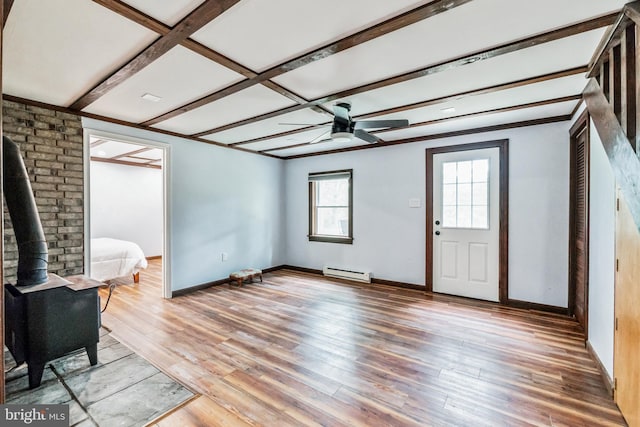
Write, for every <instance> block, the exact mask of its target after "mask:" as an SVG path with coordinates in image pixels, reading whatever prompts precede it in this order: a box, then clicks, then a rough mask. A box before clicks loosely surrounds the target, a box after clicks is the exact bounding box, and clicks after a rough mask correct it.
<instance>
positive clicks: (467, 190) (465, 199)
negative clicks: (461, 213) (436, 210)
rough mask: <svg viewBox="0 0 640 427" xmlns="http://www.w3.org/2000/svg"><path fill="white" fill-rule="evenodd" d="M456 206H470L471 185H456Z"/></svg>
mask: <svg viewBox="0 0 640 427" xmlns="http://www.w3.org/2000/svg"><path fill="white" fill-rule="evenodd" d="M458 206H471V184H458Z"/></svg>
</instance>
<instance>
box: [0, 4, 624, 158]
mask: <svg viewBox="0 0 640 427" xmlns="http://www.w3.org/2000/svg"><path fill="white" fill-rule="evenodd" d="M626 3H627V0H598V1H595V0H593V1H585V0H537V1H530V0H430V1H429V0H422V1H415V0H395V1H387V0H348V1H345V0H323V1H317V0H204V1H203V0H172V1H157V0H126V1H119V0H95V1H91V0H47V1H42V0H18V1H14V2H11V1H7V0H5V5H10V6H11V7H10V8H9V9H10V11H9V14H8V16H7V17H6V23H5V29H4V46H3V55H4V56H3V66H4V69H3V79H4V81H3V86H4V87H3V89H4V93H5V96H6V97H8V98H10V99H17V100H20V99H23V100H25V99H26V100H29V101H37V102H40V103H45V104H52V105H54V106H57V107H63V108H66V109H69V110H72V111H77V112H81V113H82V114H91V115H97V116H102V117H104V118H108V119H110V120H115V121H118V122H125V123H128V124H135V125H137V126H142V127H147V128H149V129H152V130H156V131H160V132H168V133H172V134H179V135H183V136H186V137H188V138H192V139H196V140H199V141H202V142H203V143H210V144H218V145H224V146H228V147H230V148H232V149H241V150H248V151H252V152H257V153H260V154H264V155H270V156H275V157H283V158H291V157H297V156H307V155H313V154H318V153H323V152H328V151H331V150H341V149H354V148H358V147H361V148H363V147H375V146H376V145H385V144H398V143H409V142H412V141H418V140H421V139H433V138H435V137H438V136H442V135H450V134H457V133H465V132H473V131H478V129H500V128H505V127H515V126H527V125H532V124H536V123H550V122H556V121H563V120H568V119H569V117H570V115H571V114H572V112H573V111H574V110H575V108H576V107H577V105H578V103H579V97H580V94H581V92H582V90H583V89H584V87H585V85H586V83H587V80H586V76H585V73H586V66H587V65H588V63H589V61H590V60H591V57H592V55H593V53H594V52H595V50H596V48H597V46H598V43H599V42H600V40H601V38H602V36H603V35H604V33H605V31H606V30H607V27H608V26H609V25H611V24H612V23H613V22H614V20H615V17H616V15H617V12H618V11H619V10H620V9H621V8H622V7H623V6H624V5H625V4H626ZM5 9H7V8H5ZM338 101H347V102H350V103H351V104H352V108H351V114H352V116H353V117H354V118H355V119H358V120H360V119H364V120H367V119H368V120H373V119H381V118H384V119H408V120H409V126H407V127H403V128H399V129H376V130H373V131H372V133H374V134H375V135H376V136H377V137H378V138H380V139H381V142H379V143H378V144H369V143H367V142H365V141H362V140H360V139H357V138H355V139H352V140H351V141H348V142H339V141H333V140H331V139H330V137H329V135H327V131H328V130H329V129H330V126H327V125H330V124H331V122H332V120H333V113H332V109H333V105H334V104H335V103H336V102H338Z"/></svg>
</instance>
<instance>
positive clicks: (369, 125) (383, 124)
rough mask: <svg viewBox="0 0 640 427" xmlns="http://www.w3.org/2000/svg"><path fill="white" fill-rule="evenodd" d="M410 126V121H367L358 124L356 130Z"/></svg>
mask: <svg viewBox="0 0 640 427" xmlns="http://www.w3.org/2000/svg"><path fill="white" fill-rule="evenodd" d="M405 126H409V120H407V119H399V120H367V121H363V122H356V129H374V128H401V127H405Z"/></svg>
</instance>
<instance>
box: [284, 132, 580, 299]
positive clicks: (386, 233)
mask: <svg viewBox="0 0 640 427" xmlns="http://www.w3.org/2000/svg"><path fill="white" fill-rule="evenodd" d="M568 129H569V125H568V123H560V124H553V125H545V126H536V127H530V128H521V129H514V130H508V131H499V132H491V133H485V134H477V135H469V136H464V137H456V138H448V139H442V140H436V141H429V142H425V143H413V144H407V145H399V146H391V147H385V148H377V149H372V150H362V151H353V152H348V153H340V154H333V155H325V156H316V157H308V158H302V159H296V160H289V161H287V162H286V164H285V182H286V200H287V212H286V220H287V233H286V238H287V245H286V248H287V252H286V259H287V263H288V264H291V265H295V266H300V267H307V268H314V269H321V268H322V267H323V266H324V265H325V264H332V265H336V266H344V267H352V268H356V269H364V270H368V271H372V272H373V273H374V275H375V277H378V278H381V279H387V280H394V281H399V282H406V283H412V284H418V285H424V283H425V221H426V213H425V212H426V210H425V206H424V201H425V200H424V199H425V194H426V187H425V186H426V184H425V149H426V148H428V147H435V146H442V145H455V144H462V143H472V142H480V141H488V140H496V139H505V138H508V139H510V143H509V154H510V168H511V169H510V187H509V194H510V205H509V221H510V223H509V287H510V292H509V297H510V298H512V299H519V300H525V301H531V302H535V303H541V304H548V305H554V306H559V307H567V278H568V237H569V231H568V225H569V220H568V216H569V214H568V211H569V202H568V198H569V197H568V196H569V137H568ZM349 168H353V182H354V193H353V199H354V202H353V205H354V208H353V217H354V218H353V221H354V225H353V230H354V242H353V245H343V244H332V243H323V242H309V241H308V239H307V233H308V223H307V222H308V194H307V191H308V190H307V175H308V173H309V172H320V171H323V170H338V169H349ZM410 198H420V199H421V200H422V207H421V208H418V209H416V208H409V204H408V201H409V199H410Z"/></svg>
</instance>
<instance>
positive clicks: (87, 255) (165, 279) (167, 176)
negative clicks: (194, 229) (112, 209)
mask: <svg viewBox="0 0 640 427" xmlns="http://www.w3.org/2000/svg"><path fill="white" fill-rule="evenodd" d="M91 136H96V137H99V138H104V139H109V140H111V141H120V142H124V143H129V144H136V145H144V146H147V147H153V148H159V149H160V150H162V152H163V158H162V216H163V218H162V231H163V236H162V239H163V245H162V298H167V299H168V298H171V297H172V291H171V222H170V220H169V219H170V218H171V204H170V203H169V201H170V200H171V186H170V185H169V184H170V182H171V168H170V165H171V145H170V144H167V143H164V142H158V141H154V140H151V139H143V138H136V137H132V136H126V135H121V134H117V133H112V132H104V131H101V130H96V129H91V128H85V129H84V183H85V185H84V212H85V221H84V240H85V241H84V247H85V251H84V271H85V274H87V275H89V274H90V273H91V173H90V172H91V167H90V166H91V158H90V156H91V154H90V152H91V147H90V137H91Z"/></svg>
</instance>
